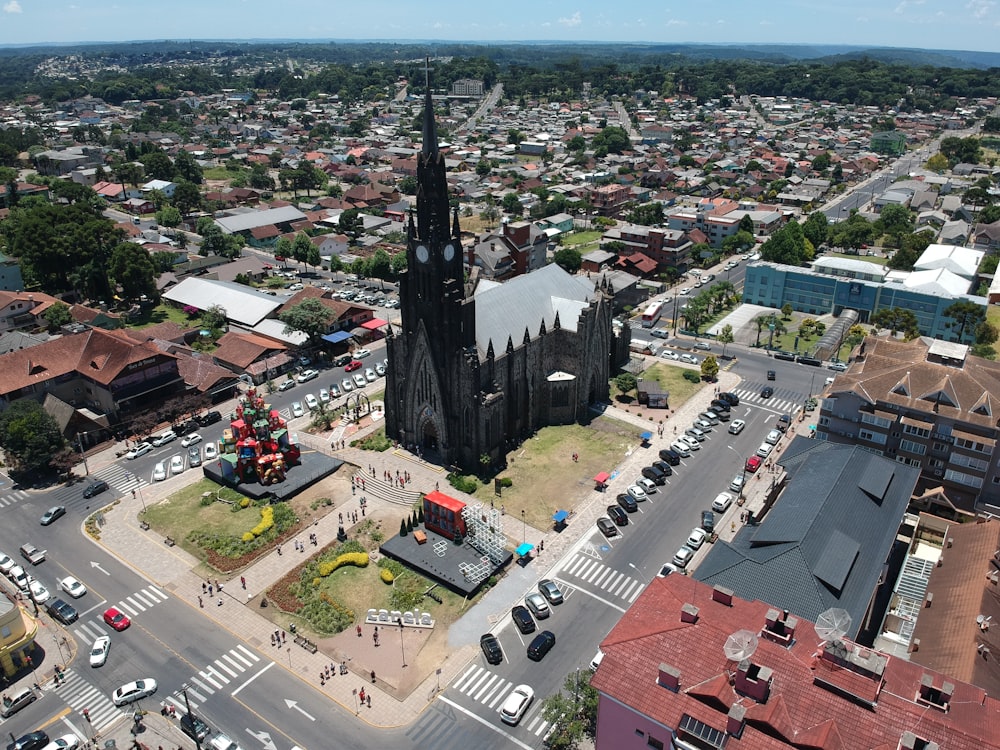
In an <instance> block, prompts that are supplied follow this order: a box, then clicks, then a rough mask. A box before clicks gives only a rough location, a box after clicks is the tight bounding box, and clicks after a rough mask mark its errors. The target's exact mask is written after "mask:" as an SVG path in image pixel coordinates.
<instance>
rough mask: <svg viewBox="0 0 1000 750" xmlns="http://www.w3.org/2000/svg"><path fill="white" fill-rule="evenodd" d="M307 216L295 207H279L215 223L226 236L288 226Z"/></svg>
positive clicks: (221, 219) (222, 218)
mask: <svg viewBox="0 0 1000 750" xmlns="http://www.w3.org/2000/svg"><path fill="white" fill-rule="evenodd" d="M304 218H306V215H305V214H304V213H302V212H301V211H299V209H297V208H295V206H279V207H278V208H268V209H264V210H263V211H248V212H247V213H241V214H235V215H233V216H223V217H221V218H218V219H216V220H215V223H216V224H218V225H219V226H220V227H222V231H223V232H225V233H226V234H235V233H236V232H246V231H249V230H251V229H257V228H258V227H266V226H270V225H271V224H286V223H290V222H293V221H301V220H302V219H304Z"/></svg>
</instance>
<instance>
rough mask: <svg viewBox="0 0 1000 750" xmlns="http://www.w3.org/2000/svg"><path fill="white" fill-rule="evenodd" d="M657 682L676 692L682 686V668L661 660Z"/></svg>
mask: <svg viewBox="0 0 1000 750" xmlns="http://www.w3.org/2000/svg"><path fill="white" fill-rule="evenodd" d="M656 684H657V685H659V686H660V687H665V688H666V689H667V690H672V691H674V692H675V693H676V692H677V691H678V690H680V687H681V670H679V669H678V668H677V667H671V666H670V665H669V664H664V663H662V662H661V663H660V670H659V676H658V677H657V678H656Z"/></svg>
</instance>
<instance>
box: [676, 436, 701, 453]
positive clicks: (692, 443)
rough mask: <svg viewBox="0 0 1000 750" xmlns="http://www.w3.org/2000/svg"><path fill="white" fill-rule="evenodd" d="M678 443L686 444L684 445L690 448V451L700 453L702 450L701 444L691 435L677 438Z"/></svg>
mask: <svg viewBox="0 0 1000 750" xmlns="http://www.w3.org/2000/svg"><path fill="white" fill-rule="evenodd" d="M677 442H678V443H684V445H686V446H687V447H688V450H690V451H700V450H701V443H699V442H698V441H697V440H695V439H694V438H693V437H691V436H690V435H681V436H680V437H678V438H677Z"/></svg>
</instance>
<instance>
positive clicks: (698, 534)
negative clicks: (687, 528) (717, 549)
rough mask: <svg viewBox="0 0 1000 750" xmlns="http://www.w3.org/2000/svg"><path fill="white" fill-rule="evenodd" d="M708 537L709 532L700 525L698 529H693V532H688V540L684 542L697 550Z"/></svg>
mask: <svg viewBox="0 0 1000 750" xmlns="http://www.w3.org/2000/svg"><path fill="white" fill-rule="evenodd" d="M706 539H708V532H706V531H705V530H704V529H702V528H700V527H699V528H697V529H691V533H690V534H688V538H687V541H686V542H684V543H685V544H686V545H687V546H688V547H690V548H691V549H695V550H696V549H700V548H701V545H703V544H704V543H705V540H706Z"/></svg>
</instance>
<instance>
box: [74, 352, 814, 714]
mask: <svg viewBox="0 0 1000 750" xmlns="http://www.w3.org/2000/svg"><path fill="white" fill-rule="evenodd" d="M738 382H739V378H738V376H736V375H735V374H732V373H730V372H727V371H726V370H725V368H724V370H723V372H721V373H720V374H719V382H718V386H719V388H720V390H730V389H732V388H734V387H735V386H736V385H737V384H738ZM712 398H713V389H712V388H704V389H702V391H701V392H699V393H698V394H696V395H695V396H694V397H693V398H691V399H690V400H689V401H688V403H686V404H684V405H683V406H682V407H681V408H680V409H679V410H677V411H669V412H664V415H663V419H664V422H665V423H666V424H670V425H672V424H677V425H678V426H680V425H684V426H687V425H689V424H690V423H691V422H692V421H693V419H694V417H695V415H696V414H698V413H699V412H701V411H704V410H705V408H706V407H707V406H708V402H709V401H711V399H712ZM220 410H223V411H224V405H223V406H220ZM604 413H605V414H607V415H608V416H610V417H613V418H616V419H621V420H623V421H626V422H629V423H631V424H636V425H638V426H643V427H646V428H650V427H651V425H650V423H649V421H648V419H642V418H639V417H638V416H636V415H634V414H630V413H627V412H625V411H623V410H622V409H619V408H617V407H616V406H614V405H608V406H607V407H605V408H604ZM800 429H801V427H800ZM652 431H653V433H654V437H653V439H652V440H651V441H650V442H651V446H650V448H648V449H642V450H637V449H635V448H634V449H632V450H630V451H629V452H628V453H627V455H625V456H624V457H623V459H622V461H621V462H620V465H619V466H617V467H614V472H615V473H614V477H615V478H614V479H612V480H611V482H610V483H609V486H608V488H607V490H606V491H604V492H598V491H596V490H584V491H583V492H584V496H582V497H580V498H579V499H578V501H577V503H576V510H575V513H574V515H573V517H572V518H571V520H570V522H569V524H568V525H567V527H566V529H565V530H564V531H562V532H561V533H556V532H555V531H553V530H547V531H541V530H538V529H533V528H529V529H528V530H527V541H528V542H530V543H532V544H534V545H536V549H537V547H538V545H539V543H541V542H543V541H544V551H543V552H541V553H538V554H537V555H536V557H535V558H534V559H533V560H532V561H531V562H530V564H528V565H526V566H524V567H520V566H518V565H513V566H512V567H511V570H510V571H509V572H508V573H507V574H506V575H505V576H504V577H503V578H502V579H501V581H500V583H499V584H498V585H497V586H496V587H494V588H493V589H492V590H491V591H490V592H489V593H488V594H487V595H486V596H485V597H483V599H482V600H481V601H480V603H479V604H477V605H476V606H475V607H473V608H472V609H471V610H470V611H469V612H468V613H467V614H466V615H465V616H464V617H462V618H461V619H460V620H459V621H458V622H457V623H456V624H455V625H454V626H453V627H452V629H451V631H450V632H449V655H448V657H447V658H446V659H445V660H444V661H443V662H442V663H441V664H440V674H436V673H434V671H433V670H430V674H429V676H427V677H426V678H425V679H424V680H423V681H422V682H421V683H420V684H418V685H416V687H415V688H414V689H412V690H409V691H408V692H406V693H405V695H403V694H400V695H399V696H398V697H397V695H396V692H397V691H396V690H395V686H396V685H397V684H398V680H397V679H396V678H397V675H396V674H394V673H393V672H392V667H391V666H381V665H379V666H378V667H377V668H376V667H375V666H370V665H369V664H365V663H362V659H361V658H360V657H358V658H354V659H352V660H351V662H350V669H351V674H352V675H353V676H354V679H349V678H344V679H342V678H340V677H339V676H337V677H331V678H330V679H329V680H326V679H324V684H323V685H320V684H319V679H318V676H319V674H320V673H321V671H323V670H324V669H325V668H326V667H328V666H330V659H331V656H330V655H328V654H324V653H322V652H319V653H316V654H310V653H308V652H307V651H305V650H304V649H301V648H299V647H297V646H292V645H291V638H290V637H289V638H288V641H287V643H286V646H285V648H284V649H283V650H285V651H286V653H284V654H282V653H281V650H282V649H279V650H277V651H276V650H275V648H274V646H273V645H272V642H271V637H272V635H273V633H274V632H275V628H274V624H273V623H272V621H271V620H269V619H267V618H266V617H265V614H267V613H268V611H267V610H266V609H263V608H261V606H260V597H259V592H260V591H263V590H265V589H266V588H267V587H269V586H271V585H272V584H273V583H274V582H276V581H277V580H279V579H280V578H281V577H282V576H284V575H285V574H286V573H287V572H288V571H290V570H291V569H292V568H293V567H295V566H296V565H298V564H299V563H300V562H302V561H303V560H304V559H305V556H304V555H303V553H297V552H295V550H294V549H293V545H291V544H289V543H287V542H286V543H285V544H283V545H282V550H281V554H279V553H278V551H277V550H275V551H272V552H271V553H270V554H267V555H265V556H264V557H262V558H260V559H259V560H258V561H256V562H255V563H254V564H253V565H251V566H250V567H249V568H247V569H245V570H243V571H241V572H240V573H239V574H237V575H235V576H234V577H233V578H231V579H229V580H225V579H223V580H222V581H221V583H222V584H223V586H222V593H221V597H220V596H219V594H218V593H214V595H213V596H212V597H211V598H210V597H208V596H207V594H204V593H203V592H202V583H203V582H204V581H203V580H202V579H201V578H200V577H198V576H197V575H196V574H195V572H194V569H195V568H196V567H197V566H198V565H199V561H198V560H196V559H195V558H193V557H192V556H190V555H189V554H187V553H186V552H184V551H183V550H182V549H181V548H180V547H176V546H173V547H168V546H167V545H166V544H165V543H164V540H163V538H162V537H160V536H159V535H157V534H156V533H155V532H153V531H152V530H143V529H141V528H140V526H139V521H138V514H139V512H140V511H141V506H140V501H139V500H138V499H133V498H131V497H125V498H123V499H122V501H121V503H119V504H118V505H116V506H113V507H112V508H110V509H109V510H108V511H107V512H106V514H105V522H104V525H103V526H102V527H101V529H100V531H101V534H100V539H99V541H94V542H93V543H95V544H100V545H102V546H103V547H104V548H105V549H106V550H107V551H108V552H110V553H111V554H113V555H115V556H116V557H118V558H119V559H121V560H122V561H123V562H124V563H125V564H127V565H129V566H130V567H132V568H134V569H136V570H137V571H139V572H140V573H141V574H142V575H144V576H145V577H146V578H148V579H149V580H150V581H151V582H152V583H155V584H156V585H158V586H160V587H162V588H163V589H165V590H167V591H170V592H172V593H173V594H174V595H175V596H176V597H177V598H178V599H180V600H181V601H183V602H186V603H187V604H188V605H189V606H190V607H192V608H193V609H197V610H199V612H200V614H201V615H203V616H204V617H206V618H208V619H210V620H212V621H213V622H214V623H215V624H216V625H217V626H218V627H220V628H222V629H225V630H228V631H230V632H231V633H232V634H233V637H234V640H238V641H242V642H244V643H246V644H248V645H249V646H250V647H252V648H255V649H257V650H258V651H259V652H260V654H261V655H262V656H264V657H266V658H270V659H272V660H273V661H274V663H275V664H276V666H280V667H282V668H284V669H287V670H289V671H290V672H291V673H293V674H295V675H296V676H298V677H300V678H301V679H303V680H305V681H306V682H308V683H309V684H310V685H311V686H312V687H313V688H315V689H318V690H322V691H323V692H325V693H326V694H327V695H328V696H329V697H330V699H331V700H334V701H336V702H337V703H339V704H340V705H341V706H342V707H343V708H344V709H345V710H346V711H349V712H355V711H356V710H357V707H356V703H355V698H354V694H353V692H352V691H353V690H356V689H358V688H360V687H361V686H364V687H365V689H366V691H367V692H368V693H369V694H370V695H371V697H372V704H371V708H368V707H364V708H363V709H361V710H360V711H359V716H360V718H361V719H363V720H364V721H366V722H368V723H369V724H371V725H373V726H378V727H397V726H404V725H407V724H409V723H410V722H412V721H413V720H414V719H415V718H416V717H417V716H418V715H419V714H420V712H421V711H422V710H423V709H424V708H425V707H426V706H427V705H428V704H429V703H430V702H431V701H432V700H433V699H434V697H435V696H436V695H437V693H438V691H439V690H440V689H441V688H442V687H445V686H447V685H448V684H449V683H450V682H451V681H452V680H453V679H454V678H455V677H457V676H458V674H459V673H460V671H461V670H462V669H464V668H465V666H466V665H467V663H468V661H469V659H470V658H472V657H473V656H474V654H475V650H476V649H477V648H478V637H479V634H480V633H482V632H485V631H486V630H488V629H491V628H492V627H494V626H495V625H496V624H497V623H499V622H502V621H503V619H504V617H505V615H506V613H507V612H509V609H510V607H511V606H512V604H513V603H515V602H516V601H517V600H518V599H519V598H520V597H521V596H522V595H523V594H524V592H525V591H527V590H528V589H532V588H534V587H535V585H536V584H537V581H538V580H540V579H541V578H544V577H545V574H546V571H547V570H549V569H550V568H551V567H552V566H553V565H554V564H555V563H556V561H558V560H559V559H560V558H561V557H562V556H563V555H564V554H566V553H567V552H568V551H570V549H571V548H572V547H573V545H575V544H576V543H577V542H578V541H579V540H580V539H581V538H582V537H583V536H585V535H587V534H589V533H590V532H591V531H592V530H593V527H594V524H595V522H596V519H597V518H598V517H599V516H601V515H603V514H604V508H605V506H606V505H607V504H608V498H609V497H614V495H615V494H617V492H620V491H622V490H623V489H624V487H625V486H626V485H627V484H629V483H630V482H631V481H632V480H633V479H634V477H635V476H637V475H638V474H639V470H640V469H641V468H642V467H643V466H645V465H647V464H648V463H649V462H650V460H651V456H655V455H656V452H657V451H658V450H659V449H660V448H663V447H666V446H667V445H668V444H669V443H670V442H671V441H672V440H673V438H674V435H673V431H672V429H665V430H664V435H663V436H662V437H661V436H659V435H657V434H656V433H657V430H656V428H655V426H654V427H652ZM299 435H300V440H301V441H302V444H303V447H304V449H313V450H322V451H324V452H328V453H330V452H331V449H330V446H329V444H328V443H326V442H324V441H323V440H322V438H319V437H316V436H312V435H308V434H307V433H304V432H300V433H299ZM355 437H356V436H355ZM636 448H638V446H636ZM334 455H336V456H337V457H338V458H341V459H343V460H345V461H347V462H348V463H350V464H353V465H354V466H356V467H358V470H357V471H358V472H359V473H361V474H364V473H365V470H366V469H367V470H368V471H367V476H368V479H367V481H369V482H371V481H373V480H372V479H371V469H374V471H375V475H376V477H375V480H374V481H375V482H376V483H378V482H380V481H381V480H380V479H379V478H380V477H382V474H383V471H389V472H390V473H392V474H393V475H395V472H396V471H401V472H402V471H406V472H409V474H410V482H409V483H408V485H407V487H406V489H407V490H411V489H412V490H417V491H424V492H427V491H430V490H432V489H434V488H435V487H437V486H440V485H441V484H443V483H444V479H445V471H444V470H443V469H442V468H441V467H438V466H434V465H432V464H429V463H427V462H426V461H423V460H421V459H419V458H418V457H416V456H414V455H412V454H410V453H408V452H406V451H403V450H394V451H386V452H384V453H374V452H371V451H361V450H356V449H351V448H347V449H344V450H338V451H336V452H334ZM116 460H118V459H116V458H115V455H114V448H110V449H108V450H107V451H104V452H103V453H100V454H96V455H91V456H89V457H88V462H89V465H90V469H91V471H92V472H93V471H95V470H98V469H100V468H101V467H102V466H105V465H107V464H109V463H113V462H115V461H116ZM369 467H371V468H370V469H369ZM200 478H201V473H200V472H197V471H187V472H185V473H184V474H182V475H180V476H178V477H174V478H171V479H169V480H167V481H166V482H161V483H158V484H154V485H152V486H147V487H144V488H143V499H144V500H145V502H146V504H147V505H151V504H155V503H156V502H159V501H160V500H162V499H164V498H166V497H167V496H169V495H170V494H172V493H174V492H176V491H177V489H178V488H179V487H181V486H184V485H187V484H191V483H193V482H195V481H197V480H198V479H200ZM755 484H758V483H757V482H751V483H750V485H751V487H750V492H749V495H750V499H749V500H748V507H754V505H753V504H754V502H758V501H756V500H754V497H755V496H754V490H755V489H756V488H755V487H754V485H755ZM761 486H763V485H761ZM448 492H449V493H451V494H455V492H454V490H453V489H452V488H450V487H449V488H448ZM361 494H362V493H361V492H358V493H357V494H356V495H353V496H347V497H341V498H336V506H337V507H336V510H335V512H331V513H329V514H327V515H326V516H324V517H323V518H322V519H320V520H318V521H316V522H315V523H314V524H313V525H312V526H310V527H307V529H304V530H303V531H302V533H300V534H299V541H302V542H303V543H304V544H305V546H306V547H307V549H310V550H312V549H313V548H312V546H311V545H309V543H308V542H309V540H308V534H309V533H313V534H316V536H317V540H318V548H322V547H324V546H326V545H327V544H329V543H331V542H333V541H334V540H335V539H336V535H337V527H338V514H339V513H340V512H344V513H347V512H350V511H359V510H360V504H359V503H360V499H361ZM380 494H385V495H386V497H380ZM405 508H408V505H400V504H397V503H393V501H392V494H391V493H376V492H372V493H371V494H369V495H367V514H368V516H369V517H370V516H372V515H375V516H379V515H380V514H382V515H388V514H390V513H396V514H399V516H401V515H402V513H404V512H406V510H405ZM730 513H731V514H733V515H734V516H735V517H736V518H738V517H739V515H738V512H736V513H734V512H733V511H730ZM359 520H360V513H359ZM397 523H398V520H397ZM728 526H729V516H727V517H726V519H725V522H724V523H722V527H724V528H723V532H725V530H726V528H728ZM392 528H393V527H390V533H391V531H392ZM735 528H736V526H735V525H734V526H733V529H734V530H735ZM349 533H350V532H349ZM720 536H722V537H723V538H725V537H726V534H725V533H722V534H720ZM88 538H89V537H88ZM240 575H242V576H243V577H244V578H245V579H246V581H247V588H246V590H244V589H243V588H242V587H241V585H240ZM211 582H212V584H213V588H214V584H215V583H216V582H215V579H212V581H211ZM199 597H201V605H200V606H199ZM219 601H221V602H222V604H219V603H218V602H219ZM395 632H398V631H395V629H393V633H395ZM368 634H369V628H368V627H367V626H364V636H365V643H366V644H367V643H368V642H369V641H370V640H371V639H370V638H369V637H368ZM342 635H343V634H342ZM349 635H350V633H348V636H349ZM389 637H390V638H392V639H393V641H392V644H393V648H394V638H395V635H390V636H389ZM421 637H422V636H421V635H420V634H418V633H416V632H406V633H404V638H405V641H404V644H403V645H404V647H405V642H406V641H408V642H410V643H411V648H416V647H417V645H418V644H419V640H420V638H421ZM347 640H348V641H350V640H352V639H350V638H348V639H347ZM340 642H341V643H343V642H344V640H343V639H341V641H340ZM385 645H389V641H388V640H387V642H386V644H385ZM345 648H346V647H345ZM365 650H366V651H368V652H369V653H370V654H371V653H372V649H365ZM358 651H359V652H360V651H361V649H360V644H359V648H358ZM388 652H389V650H388V649H381V650H380V651H379V652H378V656H379V662H381V661H383V660H388V656H383V654H387V653H388ZM411 653H414V655H415V651H414V652H411ZM350 655H351V654H350V653H347V652H346V650H345V652H343V653H338V654H337V657H338V658H346V657H348V656H350ZM392 661H393V663H395V664H398V663H399V661H401V660H395V659H393V660H392ZM371 669H375V671H376V678H377V679H376V683H375V684H374V685H372V684H371V680H370V670H371Z"/></svg>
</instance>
